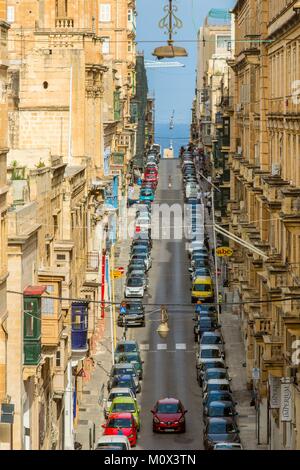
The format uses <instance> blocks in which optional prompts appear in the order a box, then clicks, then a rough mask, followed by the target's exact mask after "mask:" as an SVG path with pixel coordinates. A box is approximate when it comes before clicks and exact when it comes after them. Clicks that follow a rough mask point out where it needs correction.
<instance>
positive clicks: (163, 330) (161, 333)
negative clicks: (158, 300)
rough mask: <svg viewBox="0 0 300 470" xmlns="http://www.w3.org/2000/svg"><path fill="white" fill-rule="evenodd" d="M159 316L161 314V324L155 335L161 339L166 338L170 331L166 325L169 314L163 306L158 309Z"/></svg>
mask: <svg viewBox="0 0 300 470" xmlns="http://www.w3.org/2000/svg"><path fill="white" fill-rule="evenodd" d="M160 314H161V320H160V321H161V323H160V325H159V327H158V328H157V330H156V331H157V333H158V334H159V336H160V337H161V338H163V339H165V338H167V336H168V334H169V331H170V328H169V325H168V320H169V314H168V310H167V308H166V307H165V305H162V306H161V308H160Z"/></svg>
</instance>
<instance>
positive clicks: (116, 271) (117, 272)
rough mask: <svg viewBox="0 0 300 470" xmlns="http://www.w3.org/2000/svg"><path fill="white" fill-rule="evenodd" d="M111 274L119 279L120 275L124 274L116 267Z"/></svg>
mask: <svg viewBox="0 0 300 470" xmlns="http://www.w3.org/2000/svg"><path fill="white" fill-rule="evenodd" d="M111 275H112V277H113V278H114V279H119V278H120V277H122V276H123V274H122V273H121V272H120V271H118V270H117V269H114V270H113V271H111Z"/></svg>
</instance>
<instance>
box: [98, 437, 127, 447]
mask: <svg viewBox="0 0 300 470" xmlns="http://www.w3.org/2000/svg"><path fill="white" fill-rule="evenodd" d="M95 450H130V442H129V440H128V437H127V436H121V435H117V436H101V437H100V439H99V440H98V442H97V444H96V447H95Z"/></svg>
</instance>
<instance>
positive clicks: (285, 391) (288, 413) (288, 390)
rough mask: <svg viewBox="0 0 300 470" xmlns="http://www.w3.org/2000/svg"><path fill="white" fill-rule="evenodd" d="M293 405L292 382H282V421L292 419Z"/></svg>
mask: <svg viewBox="0 0 300 470" xmlns="http://www.w3.org/2000/svg"><path fill="white" fill-rule="evenodd" d="M283 380H284V379H283ZM292 405H293V403H292V384H291V383H281V406H280V416H281V421H286V422H287V421H292Z"/></svg>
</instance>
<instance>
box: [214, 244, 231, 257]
mask: <svg viewBox="0 0 300 470" xmlns="http://www.w3.org/2000/svg"><path fill="white" fill-rule="evenodd" d="M216 253H217V256H219V257H220V258H222V257H224V256H232V255H233V250H232V249H231V248H229V247H228V246H220V247H219V248H217V249H216Z"/></svg>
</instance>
